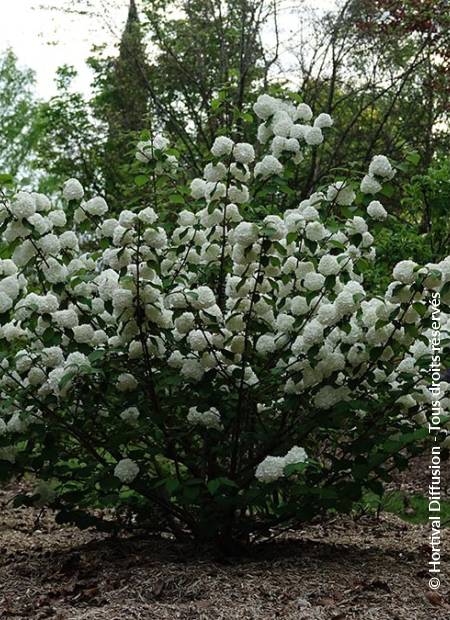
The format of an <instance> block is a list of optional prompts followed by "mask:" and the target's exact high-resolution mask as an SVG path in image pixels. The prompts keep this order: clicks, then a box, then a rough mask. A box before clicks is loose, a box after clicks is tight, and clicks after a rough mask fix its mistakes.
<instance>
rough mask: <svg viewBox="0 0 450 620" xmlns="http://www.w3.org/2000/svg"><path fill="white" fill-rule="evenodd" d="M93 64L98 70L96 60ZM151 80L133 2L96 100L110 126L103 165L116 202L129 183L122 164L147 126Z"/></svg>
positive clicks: (108, 189) (106, 185)
mask: <svg viewBox="0 0 450 620" xmlns="http://www.w3.org/2000/svg"><path fill="white" fill-rule="evenodd" d="M91 64H92V66H93V67H94V68H95V60H92V61H91ZM99 78H100V76H99ZM148 80H149V70H148V65H147V60H146V49H145V44H144V41H143V33H142V29H141V25H140V21H139V16H138V12H137V8H136V4H135V2H134V0H130V6H129V10H128V17H127V21H126V24H125V28H124V31H123V34H122V38H121V40H120V44H119V55H118V56H117V58H113V59H111V61H110V64H109V66H108V70H107V71H106V73H104V76H103V79H101V78H100V83H99V85H98V86H99V88H100V92H99V95H98V96H97V98H96V100H95V106H96V110H97V112H98V116H99V117H100V118H103V120H104V121H105V123H106V125H107V139H106V143H105V149H104V158H103V166H102V168H103V176H104V190H105V193H106V195H107V196H108V197H109V198H110V200H112V201H113V202H114V203H116V202H118V201H120V199H121V198H122V196H123V187H124V185H125V181H126V171H122V167H121V165H122V163H123V162H124V161H126V159H127V157H128V158H129V155H130V152H131V151H132V147H133V140H134V138H135V136H136V133H137V132H139V131H141V130H142V129H143V128H144V127H145V125H146V115H147V111H148V108H149V97H148V91H147V83H148Z"/></svg>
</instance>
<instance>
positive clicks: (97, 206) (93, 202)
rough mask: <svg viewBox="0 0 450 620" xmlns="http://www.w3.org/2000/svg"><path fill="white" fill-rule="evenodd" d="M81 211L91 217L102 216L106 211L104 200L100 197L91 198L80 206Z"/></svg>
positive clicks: (106, 206)
mask: <svg viewBox="0 0 450 620" xmlns="http://www.w3.org/2000/svg"><path fill="white" fill-rule="evenodd" d="M82 207H83V209H84V210H85V211H86V212H87V213H90V214H91V215H98V216H100V215H104V214H105V213H106V212H107V211H108V205H107V204H106V200H105V199H104V198H102V197H101V196H96V197H95V198H91V199H90V200H88V201H87V202H85V203H84V204H83V205H82Z"/></svg>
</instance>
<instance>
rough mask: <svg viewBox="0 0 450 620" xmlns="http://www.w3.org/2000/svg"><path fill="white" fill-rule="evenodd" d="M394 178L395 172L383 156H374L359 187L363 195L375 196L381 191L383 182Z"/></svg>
mask: <svg viewBox="0 0 450 620" xmlns="http://www.w3.org/2000/svg"><path fill="white" fill-rule="evenodd" d="M394 176H395V170H394V168H393V167H392V165H391V162H390V161H389V159H388V158H387V157H386V156H385V155H375V156H374V157H373V158H372V161H371V162H370V165H369V173H368V174H366V175H365V176H364V177H363V179H362V181H361V185H360V190H361V191H362V193H363V194H377V193H378V192H380V191H381V189H382V183H383V182H384V181H390V180H391V179H392V178H393V177H394Z"/></svg>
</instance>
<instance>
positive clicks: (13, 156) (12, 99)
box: [0, 49, 37, 180]
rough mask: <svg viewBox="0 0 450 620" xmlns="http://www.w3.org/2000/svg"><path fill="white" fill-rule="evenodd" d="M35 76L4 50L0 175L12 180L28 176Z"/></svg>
mask: <svg viewBox="0 0 450 620" xmlns="http://www.w3.org/2000/svg"><path fill="white" fill-rule="evenodd" d="M36 106H37V101H36V97H35V94H34V74H33V72H32V71H31V70H30V69H26V68H22V67H20V66H19V65H18V62H17V57H16V55H15V54H14V52H13V51H12V50H11V49H7V50H6V51H5V52H4V53H3V55H2V56H1V57H0V118H1V122H0V172H1V173H3V174H9V175H11V176H12V177H14V178H15V179H19V180H20V179H21V178H22V179H24V178H25V177H27V176H28V175H29V174H30V163H31V161H32V159H33V146H34V144H35V140H36V127H35V125H34V123H33V118H34V114H35V111H36Z"/></svg>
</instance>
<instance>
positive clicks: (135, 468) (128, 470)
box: [114, 459, 139, 484]
mask: <svg viewBox="0 0 450 620" xmlns="http://www.w3.org/2000/svg"><path fill="white" fill-rule="evenodd" d="M138 473H139V465H137V463H135V462H134V461H132V460H131V459H121V460H120V461H119V462H118V463H117V465H116V466H115V468H114V475H115V476H116V478H119V480H120V481H121V482H123V483H124V484H129V483H130V482H133V480H134V479H135V478H136V476H137V475H138Z"/></svg>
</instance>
